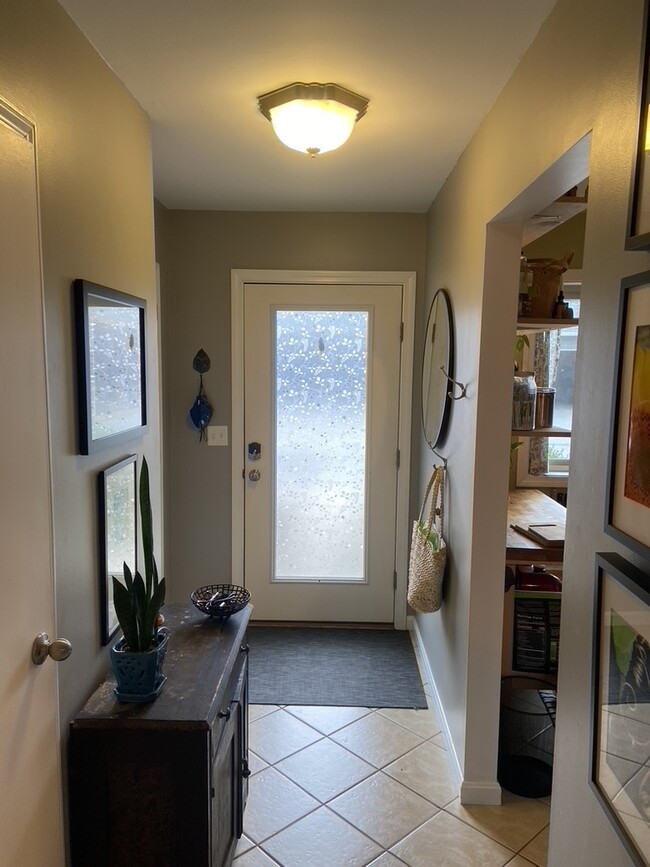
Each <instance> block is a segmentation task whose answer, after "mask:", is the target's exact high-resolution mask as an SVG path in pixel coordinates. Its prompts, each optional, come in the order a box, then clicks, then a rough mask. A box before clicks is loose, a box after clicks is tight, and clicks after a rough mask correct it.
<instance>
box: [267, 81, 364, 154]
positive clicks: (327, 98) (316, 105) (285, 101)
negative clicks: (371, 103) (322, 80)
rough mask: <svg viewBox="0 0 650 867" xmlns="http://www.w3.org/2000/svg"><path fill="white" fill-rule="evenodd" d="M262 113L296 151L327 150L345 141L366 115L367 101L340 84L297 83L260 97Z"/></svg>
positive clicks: (283, 141) (318, 152)
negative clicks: (360, 119)
mask: <svg viewBox="0 0 650 867" xmlns="http://www.w3.org/2000/svg"><path fill="white" fill-rule="evenodd" d="M258 100H259V108H260V111H261V112H262V114H263V115H264V116H265V117H266V118H268V120H270V121H271V123H272V125H273V130H274V132H275V134H276V135H277V137H278V138H279V139H280V141H281V142H282V143H283V144H285V145H286V146H287V147H289V148H292V149H293V150H296V151H300V152H301V153H307V154H309V155H310V156H312V157H314V156H316V154H321V153H327V151H332V150H335V149H336V148H338V147H340V146H341V145H342V144H344V143H345V142H346V141H347V140H348V138H349V137H350V134H351V133H352V130H353V129H354V124H355V123H356V122H357V120H359V118H360V117H362V116H363V115H364V114H365V111H366V108H367V106H368V100H367V99H366V98H365V97H363V96H359V94H356V93H353V92H352V91H351V90H346V89H345V88H343V87H340V86H339V85H337V84H303V83H301V82H297V83H295V84H290V85H287V86H286V87H282V88H280V89H279V90H274V91H271V92H270V93H266V94H264V95H263V96H260V97H258Z"/></svg>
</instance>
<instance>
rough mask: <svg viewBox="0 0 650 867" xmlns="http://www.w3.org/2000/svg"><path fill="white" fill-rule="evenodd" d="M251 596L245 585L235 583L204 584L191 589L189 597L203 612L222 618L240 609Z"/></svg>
mask: <svg viewBox="0 0 650 867" xmlns="http://www.w3.org/2000/svg"><path fill="white" fill-rule="evenodd" d="M250 598H251V594H250V592H249V591H248V590H246V588H245V587H239V586H238V585H237V584H206V585H205V587H199V588H197V589H196V590H193V591H192V594H191V595H190V599H191V600H192V602H193V603H194V605H196V607H197V608H198V609H199V611H201V612H202V613H203V614H207V615H208V617H218V618H220V619H223V618H225V617H230V615H231V614H235V612H237V611H241V609H242V608H244V607H245V606H246V605H247V604H248V602H249V600H250Z"/></svg>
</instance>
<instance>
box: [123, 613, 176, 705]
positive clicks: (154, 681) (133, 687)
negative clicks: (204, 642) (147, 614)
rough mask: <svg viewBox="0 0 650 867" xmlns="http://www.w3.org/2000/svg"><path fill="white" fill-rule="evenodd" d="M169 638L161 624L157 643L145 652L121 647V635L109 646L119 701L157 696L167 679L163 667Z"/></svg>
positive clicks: (140, 700) (147, 698) (140, 699)
mask: <svg viewBox="0 0 650 867" xmlns="http://www.w3.org/2000/svg"><path fill="white" fill-rule="evenodd" d="M168 641H169V630H168V629H166V628H165V627H162V628H160V629H159V630H158V632H157V645H156V646H155V647H153V648H152V649H151V650H149V651H147V652H146V653H133V652H132V651H130V650H124V638H120V640H119V641H118V642H117V643H116V644H115V645H114V646H113V647H111V663H112V665H113V672H114V674H115V680H116V681H117V686H116V687H115V689H114V692H115V696H116V698H117V699H118V701H125V702H134V701H136V702H146V701H153V700H154V699H155V698H156V697H157V696H158V695H160V691H161V690H162V688H163V685H164V683H165V680H166V678H165V676H164V675H163V673H162V667H163V662H164V659H165V653H166V652H167V643H168Z"/></svg>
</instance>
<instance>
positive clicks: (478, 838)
mask: <svg viewBox="0 0 650 867" xmlns="http://www.w3.org/2000/svg"><path fill="white" fill-rule="evenodd" d="M391 852H392V853H393V854H394V855H397V857H398V858H401V859H402V860H403V861H405V862H406V863H407V864H408V865H409V867H432V865H433V864H435V867H503V865H504V864H507V863H508V861H510V860H511V858H512V857H513V855H514V852H510V851H509V850H508V849H506V848H505V847H504V846H501V845H500V844H499V843H496V842H495V841H494V840H490V838H489V837H486V836H485V834H481V833H480V831H475V830H474V828H470V827H469V825H465V824H464V823H463V822H461V821H460V820H459V819H456V818H455V817H454V816H450V815H449V814H448V813H445V812H443V811H442V810H441V811H440V812H439V813H436V815H435V816H434V817H433V818H432V819H429V821H428V822H426V823H425V824H424V825H422V827H421V828H418V829H417V830H416V831H414V832H413V833H412V834H409V836H408V837H406V838H405V839H404V840H401V841H400V842H399V843H397V844H396V845H395V846H393V847H392V849H391ZM434 853H435V859H434V857H433V855H434Z"/></svg>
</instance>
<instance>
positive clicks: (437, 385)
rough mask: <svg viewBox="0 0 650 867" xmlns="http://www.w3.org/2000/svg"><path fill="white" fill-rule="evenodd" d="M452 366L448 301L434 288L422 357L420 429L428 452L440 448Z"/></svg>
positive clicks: (442, 290)
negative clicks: (434, 292) (427, 446)
mask: <svg viewBox="0 0 650 867" xmlns="http://www.w3.org/2000/svg"><path fill="white" fill-rule="evenodd" d="M453 365H454V333H453V321H452V314H451V302H450V300H449V295H448V294H447V292H446V290H445V289H438V291H437V292H436V294H435V295H434V296H433V301H432V302H431V308H430V310H429V318H428V319H427V329H426V333H425V338H424V352H423V355H422V430H423V432H424V438H425V439H426V441H427V442H428V444H429V446H430V447H431V448H432V449H434V448H436V446H438V445H440V443H442V442H443V441H444V439H445V436H446V434H447V426H448V424H449V413H450V410H451V396H450V394H449V392H450V388H451V383H450V381H449V380H450V379H451V377H453V375H454V370H453ZM443 369H444V372H443Z"/></svg>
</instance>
